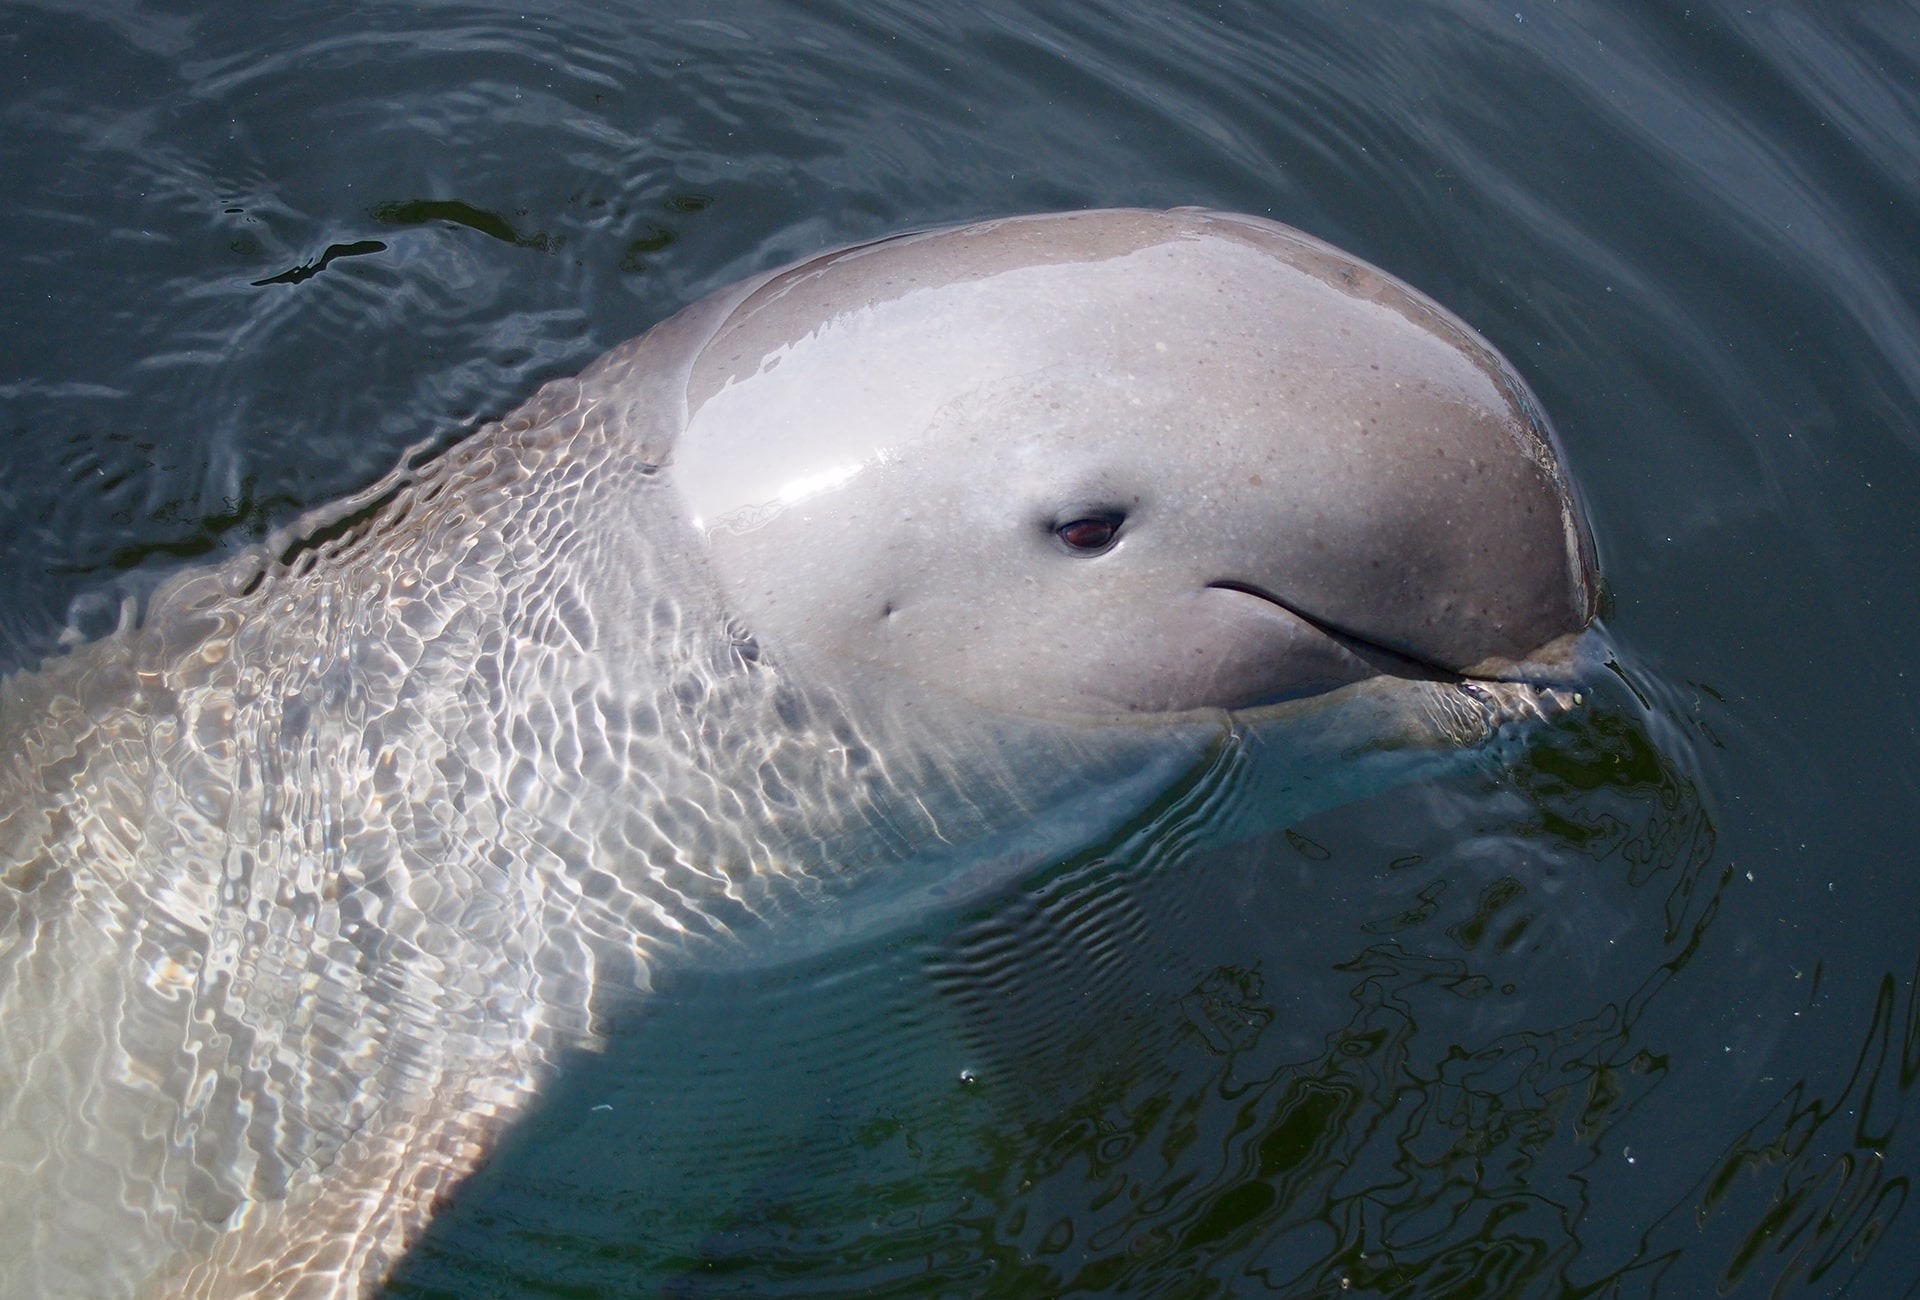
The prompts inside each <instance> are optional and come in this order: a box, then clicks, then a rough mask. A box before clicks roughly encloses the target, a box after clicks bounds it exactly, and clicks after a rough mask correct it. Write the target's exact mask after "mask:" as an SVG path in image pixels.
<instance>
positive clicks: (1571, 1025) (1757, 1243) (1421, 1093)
mask: <svg viewBox="0 0 1920 1300" xmlns="http://www.w3.org/2000/svg"><path fill="white" fill-rule="evenodd" d="M1698 740H1699V733H1698V732H1696V731H1695V729H1694V727H1693V726H1692V725H1691V723H1689V722H1686V721H1680V722H1675V721H1673V720H1671V718H1670V715H1669V716H1663V713H1662V710H1661V708H1660V706H1655V707H1654V708H1653V709H1648V708H1646V707H1644V706H1643V705H1642V703H1641V702H1640V700H1638V699H1637V698H1635V695H1634V693H1633V691H1631V690H1629V689H1624V688H1623V686H1622V684H1621V683H1616V684H1615V685H1614V687H1613V688H1611V689H1609V690H1606V691H1603V692H1602V697H1601V698H1600V699H1598V700H1596V701H1595V702H1594V703H1593V704H1592V705H1591V706H1590V707H1588V708H1587V709H1585V710H1583V711H1581V712H1579V713H1577V714H1576V715H1575V716H1574V717H1572V718H1569V719H1566V720H1563V721H1562V722H1561V723H1559V724H1556V725H1555V726H1552V727H1549V728H1542V729H1540V730H1539V731H1537V732H1536V733H1534V734H1531V735H1529V736H1526V737H1525V738H1524V739H1516V740H1508V741H1506V742H1504V743H1505V744H1506V745H1507V747H1508V749H1509V751H1510V752H1508V753H1506V754H1504V755H1503V756H1502V757H1503V760H1504V761H1503V762H1502V763H1501V764H1500V765H1499V766H1497V767H1492V768H1482V769H1480V770H1478V771H1476V772H1473V773H1469V774H1466V775H1462V776H1459V777H1455V778H1449V779H1447V780H1443V781H1437V782H1430V783H1427V784H1424V785H1419V786H1413V787H1406V788H1402V789H1398V790H1394V791H1391V792H1388V793H1385V794H1382V795H1379V796H1377V797H1375V798H1373V799H1370V800H1367V801H1365V802H1363V803H1361V804H1358V805H1354V806H1350V807H1347V808H1344V809H1339V810H1336V811H1334V812H1332V813H1326V814H1321V815H1318V816H1316V817H1314V818H1311V819H1309V820H1308V821H1307V822H1304V823H1302V824H1300V825H1298V826H1295V827H1291V828H1287V829H1285V830H1282V831H1276V832H1273V833H1271V834H1267V835H1263V836H1260V837H1256V838H1253V839H1249V840H1246V841H1243V842H1240V843H1236V844H1232V845H1229V846H1227V847H1225V848H1220V847H1211V848H1209V847H1207V844H1206V841H1207V829H1208V828H1207V826H1206V825H1205V821H1206V819H1207V818H1209V817H1211V816H1214V815H1216V811H1217V810H1214V809H1213V808H1212V807H1211V806H1210V805H1207V804H1206V803H1205V801H1203V800H1196V799H1191V798H1190V799H1187V800H1184V801H1176V802H1175V803H1174V804H1173V805H1172V806H1170V807H1165V808H1163V809H1161V810H1160V811H1158V812H1157V813H1156V814H1155V815H1154V816H1152V817H1150V818H1147V819H1144V820H1143V821H1142V822H1141V823H1139V824H1136V825H1135V826H1134V827H1133V828H1131V829H1130V830H1129V831H1127V832H1125V833H1124V834H1122V835H1120V836H1118V837H1116V839H1114V840H1113V841H1112V842H1110V843H1108V844H1106V845H1103V846H1101V847H1100V848H1099V849H1098V850H1096V851H1094V852H1091V853H1089V854H1087V855H1084V856H1083V857H1081V858H1079V859H1077V860H1076V861H1074V862H1073V863H1070V864H1067V865H1064V866H1062V867H1061V868H1059V869H1057V870H1055V871H1053V872H1051V873H1049V874H1048V875H1046V876H1045V877H1043V878H1041V879H1039V880H1036V881H1032V882H1029V883H1028V884H1027V885H1026V886H1024V887H1022V888H1021V889H1019V890H1017V891H1015V892H1013V893H1012V894H1010V895H1008V896H1004V897H1000V898H996V899H993V900H991V901H990V902H987V903H983V904H980V905H978V906H976V907H975V908H974V909H973V910H972V911H970V912H968V913H966V914H964V915H961V916H958V917H950V918H947V919H946V920H944V921H943V922H941V923H938V924H930V925H928V926H926V927H924V928H923V929H921V930H919V931H917V932H914V933H910V934H900V935H895V936H893V937H892V938H891V939H889V940H888V941H886V942H884V943H877V944H874V945H871V946H869V947H868V948H866V949H864V950H862V951H858V952H854V953H844V952H843V953H839V954H832V955H829V956H827V957H824V958H821V959H819V960H817V961H814V962H811V963H809V964H806V965H804V966H800V967H787V968H784V969H782V970H780V971H778V972H775V973H773V974H771V975H770V974H769V973H767V972H760V973H757V974H746V973H740V972H732V973H718V972H707V973H704V974H703V973H697V972H696V973H689V974H686V975H683V976H682V977H681V978H680V979H679V980H678V981H677V982H676V983H674V984H672V985H671V986H669V987H668V988H667V989H665V990H664V991H662V992H661V993H660V994H658V995H657V996H656V997H655V998H653V999H652V1000H650V1001H649V1002H647V1003H645V1004H644V1005H636V1006H634V1007H633V1008H632V1009H631V1017H630V1019H625V1020H623V1021H620V1022H619V1023H617V1024H616V1027H615V1029H614V1032H613V1035H612V1041H611V1043H610V1046H609V1048H608V1051H607V1052H606V1054H605V1055H601V1056H582V1057H579V1058H576V1059H574V1060H573V1061H571V1062H570V1063H569V1065H568V1068H567V1071H566V1073H565V1076H564V1077H563V1078H562V1079H561V1080H560V1081H559V1084H558V1086H557V1087H555V1088H554V1089H553V1090H552V1091H551V1093H550V1094H549V1096H548V1097H547V1098H546V1100H545V1101H544V1103H543V1105H542V1107H541V1109H540V1111H539V1113H538V1114H537V1115H536V1116H535V1117H534V1118H533V1119H532V1120H530V1121H529V1122H528V1123H527V1124H526V1125H523V1126H522V1128H521V1129H520V1130H519V1131H518V1132H517V1133H516V1134H515V1135H514V1136H513V1137H512V1138H510V1139H509V1141H508V1142H507V1143H506V1145H505V1146H504V1147H503V1149H502V1151H501V1152H500V1153H499V1154H498V1155H497V1156H496V1158H495V1159H494V1161H493V1162H492V1164H491V1166H490V1167H489V1168H488V1169H487V1170H486V1171H485V1172H484V1173H483V1174H481V1175H480V1176H478V1177H477V1178H476V1180H475V1181H474V1183H473V1184H472V1185H471V1187H470V1188H469V1189H468V1190H467V1192H466V1193H465V1194H464V1195H463V1196H462V1197H461V1198H459V1200H458V1202H457V1203H456V1205H455V1206H454V1207H453V1208H452V1209H451V1211H450V1212H448V1213H446V1214H445V1215H443V1216H442V1217H441V1218H440V1219H439V1220H437V1221H436V1222H435V1223H434V1225H433V1226H432V1228H431V1230H430V1231H429V1234H428V1236H427V1238H426V1239H425V1241H424V1242H423V1243H422V1245H421V1246H420V1247H419V1248H418V1249H417V1250H416V1251H415V1252H414V1254H413V1255H412V1256H411V1257H410V1258H409V1261H408V1264H407V1266H406V1268H405V1269H404V1270H403V1271H402V1273H401V1275H400V1277H399V1278H398V1279H396V1281H395V1283H394V1285H393V1286H392V1288H391V1290H390V1294H392V1295H394V1296H396V1297H400V1296H405V1297H425V1296H439V1295H475V1294H502V1295H506V1294H516V1295H517V1294H526V1295H580V1296H603V1295H604V1296H612V1295H632V1294H654V1295H661V1296H673V1297H688V1298H691V1297H705V1296H722V1295H739V1294H754V1295H760V1294H781V1295H820V1296H842V1295H854V1294H858V1295H862V1296H888V1295H899V1296H920V1295H969V1296H1055V1295H1156V1296H1158V1295H1167V1296H1176V1295H1178V1296H1188V1295H1191V1296H1203V1295H1245V1294H1251V1293H1261V1294H1267V1293H1272V1294H1281V1295H1298V1296H1318V1295H1326V1296H1334V1295H1341V1294H1369V1295H1385V1296H1404V1297H1412V1296H1423V1297H1431V1296H1493V1295H1501V1296H1507V1295H1552V1294H1558V1295H1608V1296H1643V1295H1644V1296H1652V1295H1655V1294H1705V1293H1707V1291H1695V1290H1693V1289H1691V1288H1692V1287H1693V1286H1694V1285H1695V1284H1696V1283H1697V1284H1698V1285H1701V1286H1705V1287H1707V1288H1708V1289H1709V1290H1710V1289H1711V1287H1712V1286H1713V1285H1715V1284H1720V1285H1725V1284H1730V1283H1733V1282H1737V1281H1747V1282H1750V1283H1753V1284H1755V1285H1757V1286H1759V1287H1761V1288H1771V1289H1773V1290H1775V1291H1785V1290H1787V1289H1790V1288H1791V1284H1793V1283H1796V1282H1806V1283H1812V1284H1816V1285H1827V1286H1832V1285H1835V1284H1837V1283H1843V1282H1844V1281H1845V1280H1846V1278H1847V1277H1848V1276H1850V1275H1851V1273H1852V1272H1853V1271H1855V1270H1857V1269H1858V1267H1859V1266H1860V1264H1861V1262H1862V1261H1863V1260H1864V1259H1865V1258H1866V1256H1867V1252H1868V1251H1869V1250H1870V1249H1871V1247H1872V1246H1873V1244H1874V1242H1875V1240H1876V1239H1877V1238H1878V1236H1879V1235H1880V1234H1881V1233H1882V1232H1883V1231H1884V1230H1885V1228H1886V1226H1887V1224H1888V1223H1889V1221H1890V1220H1891V1218H1892V1216H1893V1215H1894V1214H1896V1213H1897V1212H1898V1211H1899V1209H1900V1207H1901V1205H1902V1203H1903V1201H1904V1197H1905V1180H1904V1179H1902V1178H1897V1177H1891V1176H1888V1175H1887V1174H1886V1172H1885V1170H1884V1168H1883V1166H1882V1163H1881V1162H1880V1160H1879V1159H1878V1150H1877V1140H1876V1137H1875V1119H1873V1118H1871V1116H1875V1115H1881V1116H1888V1117H1889V1118H1886V1119H1883V1120H1882V1121H1881V1123H1882V1124H1883V1126H1884V1125H1885V1124H1888V1123H1890V1122H1891V1120H1890V1114H1891V1111H1890V1108H1891V1107H1893V1106H1895V1105H1897V1101H1896V1100H1895V1099H1894V1094H1896V1093H1902V1092H1904V1091H1905V1090H1906V1089H1907V1088H1908V1087H1909V1086H1910V1084H1911V1081H1912V1078H1913V1075H1914V1074H1915V1072H1916V1069H1920V1057H1916V1041H1920V1040H1916V1036H1915V1032H1914V1025H1915V1024H1916V1023H1920V1021H1916V1019H1915V1016H1916V1014H1920V1012H1916V1009H1915V1008H1914V1007H1913V1006H1912V1005H1911V1004H1910V1003H1903V1002H1902V1001H1901V999H1900V996H1899V994H1898V992H1897V991H1896V990H1895V988H1894V986H1893V984H1892V982H1891V981H1888V983H1887V984H1886V986H1885V987H1884V988H1883V990H1882V997H1881V1005H1880V1006H1879V1007H1878V1008H1877V1011H1876V1014H1875V1015H1874V1017H1873V1021H1872V1028H1871V1030H1870V1033H1869V1037H1868V1041H1867V1042H1866V1043H1865V1044H1864V1045H1863V1050H1862V1058H1861V1061H1860V1064H1859V1067H1858V1068H1857V1069H1856V1070H1855V1072H1854V1075H1853V1077H1852V1079H1851V1080H1850V1081H1849V1082H1848V1083H1847V1084H1846V1086H1845V1087H1844V1088H1843V1089H1842V1090H1841V1092H1840V1093H1839V1094H1838V1095H1835V1096H1830V1097H1820V1096H1816V1095H1814V1090H1813V1088H1812V1087H1811V1085H1808V1084H1806V1083H1793V1084H1790V1085H1787V1086H1784V1087H1781V1088H1779V1089H1778V1097H1779V1100H1778V1102H1777V1103H1776V1104H1775V1105H1774V1106H1773V1108H1772V1110H1771V1111H1769V1112H1767V1113H1765V1114H1764V1115H1763V1117H1762V1118H1761V1119H1760V1120H1759V1121H1758V1122H1756V1123H1754V1124H1753V1125H1752V1126H1750V1127H1749V1128H1747V1129H1746V1130H1745V1131H1744V1132H1742V1133H1741V1134H1740V1135H1739V1137H1738V1138H1737V1139H1736V1140H1735V1141H1734V1142H1733V1143H1732V1144H1731V1145H1730V1146H1727V1147H1726V1148H1725V1150H1724V1151H1721V1152H1720V1153H1719V1154H1718V1156H1716V1157H1714V1158H1713V1159H1712V1160H1711V1161H1710V1162H1708V1164H1707V1165H1706V1167H1707V1168H1708V1170H1709V1172H1708V1173H1707V1174H1706V1175H1705V1176H1704V1177H1701V1178H1699V1179H1698V1181H1696V1182H1692V1183H1689V1182H1688V1181H1687V1180H1686V1179H1684V1178H1682V1179H1679V1180H1677V1181H1676V1180H1674V1179H1672V1178H1667V1179H1665V1180H1664V1181H1663V1180H1661V1179H1660V1178H1658V1177H1649V1178H1647V1179H1644V1180H1642V1183H1641V1186H1640V1188H1639V1197H1640V1199H1639V1200H1638V1202H1637V1205H1638V1211H1637V1212H1636V1213H1630V1214H1622V1213H1621V1210H1620V1208H1619V1206H1617V1205H1614V1206H1611V1207H1610V1208H1608V1209H1606V1210H1605V1211H1604V1212H1602V1211H1600V1210H1598V1209H1597V1208H1596V1206H1595V1204H1594V1197H1595V1189H1596V1188H1597V1187H1599V1186H1601V1185H1611V1184H1617V1183H1619V1182H1620V1181H1621V1178H1622V1176H1623V1175H1624V1176H1625V1177H1627V1178H1629V1179H1631V1178H1632V1176H1633V1171H1634V1169H1635V1167H1636V1165H1637V1164H1638V1163H1639V1162H1640V1161H1641V1160H1642V1159H1644V1158H1645V1157H1644V1155H1643V1154H1641V1153H1637V1152H1636V1151H1635V1150H1634V1149H1633V1147H1632V1145H1631V1144H1630V1140H1628V1139H1623V1137H1622V1131H1623V1125H1624V1122H1625V1121H1626V1120H1627V1119H1628V1118H1629V1117H1630V1116H1631V1115H1633V1114H1634V1112H1635V1111H1636V1110H1637V1109H1638V1108H1640V1107H1642V1106H1643V1105H1644V1104H1645V1103H1646V1102H1647V1100H1648V1099H1649V1098H1650V1097H1652V1096H1653V1095H1655V1094H1657V1093H1658V1092H1660V1090H1661V1089H1663V1088H1665V1087H1669V1086H1671V1084H1670V1074H1671V1070H1670V1063H1671V1058H1672V1056H1673V1055H1674V1054H1675V1053H1676V1052H1686V1051H1688V1050H1691V1049H1693V1048H1695V1047H1696V1046H1697V1045H1694V1044H1689V1043H1685V1042H1674V1041H1667V1040H1666V1039H1664V1038H1661V1037H1658V1036H1655V1035H1650V1034H1648V1033H1646V1032H1644V1031H1643V1029H1642V1025H1643V1021H1644V1017H1645V1012H1646V1011H1647V1009H1648V1008H1649V1006H1650V1005H1651V1004H1653V1003H1654V1002H1656V1001H1657V1000H1658V999H1659V998H1660V996H1661V994H1662V993H1663V991H1664V990H1665V989H1666V988H1667V987H1668V985H1669V984H1670V983H1671V982H1672V981H1674V980H1675V979H1677V978H1679V977H1681V976H1683V975H1684V973H1685V972H1686V970H1687V968H1688V965H1689V963H1690V962H1691V961H1692V959H1693V957H1694V955H1695V954H1696V952H1697V951H1698V950H1699V947H1700V945H1701V942H1702V940H1703V937H1704V936H1705V935H1706V934H1707V932H1708V931H1709V929H1710V928H1711V927H1712V926H1713V924H1714V921H1715V918H1716V915H1717V913H1718V912H1719V910H1720V906H1721V900H1722V896H1723V893H1724V891H1725V890H1726V889H1727V888H1728V886H1729V884H1730V882H1731V880H1732V878H1733V870H1732V868H1731V867H1730V866H1729V865H1728V863H1727V862H1726V861H1724V859H1723V856H1722V855H1721V854H1720V853H1719V852H1718V851H1717V847H1716V834H1715V828H1714V820H1713V817H1712V815H1711V813H1710V810H1709V804H1710V798H1709V796H1707V795H1706V794H1704V793H1703V789H1702V783H1703V780H1710V778H1703V777H1702V776H1701V774H1700V773H1699V772H1698V771H1697V770H1696V767H1695V762H1696V751H1697V750H1698V749H1699V748H1700V746H1699V744H1698ZM1196 809H1201V811H1196ZM1649 1163H1651V1162H1649ZM1700 1167H1702V1166H1701V1165H1699V1164H1695V1165H1694V1166H1693V1168H1694V1170H1695V1171H1697V1170H1698V1169H1699V1168H1700Z"/></svg>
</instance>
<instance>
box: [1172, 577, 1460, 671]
mask: <svg viewBox="0 0 1920 1300" xmlns="http://www.w3.org/2000/svg"><path fill="white" fill-rule="evenodd" d="M1207 587H1208V589H1209V590H1212V591H1237V592H1239V593H1240V594H1241V595H1243V596H1252V597H1254V598H1255V599H1256V600H1264V601H1266V602H1267V603H1268V604H1269V605H1273V606H1276V607H1278V608H1280V609H1283V610H1285V611H1286V612H1287V613H1288V614H1291V615H1292V616H1293V617H1294V618H1297V619H1299V620H1300V621H1301V622H1302V623H1305V624H1306V625H1307V626H1308V627H1310V628H1312V629H1313V630H1314V631H1316V632H1318V633H1319V634H1320V635H1321V636H1324V637H1326V638H1327V640H1329V641H1331V642H1333V643H1334V644H1335V645H1337V646H1339V647H1340V648H1341V649H1342V650H1345V651H1346V652H1347V653H1348V654H1350V655H1352V656H1353V657H1354V658H1356V659H1359V660H1361V661H1362V662H1363V663H1365V664H1366V665H1367V666H1368V667H1370V668H1372V669H1373V670H1374V671H1375V672H1377V673H1380V674H1381V675H1383V676H1387V677H1409V678H1413V679H1415V680H1418V681H1437V682H1460V681H1465V680H1467V679H1468V678H1470V677H1474V676H1478V675H1479V674H1476V673H1471V672H1461V671H1460V670H1458V669H1456V668H1449V667H1448V666H1447V665H1445V664H1442V663H1437V662H1435V661H1434V660H1431V659H1424V658H1422V657H1420V656H1419V655H1416V654H1411V653H1409V652H1408V651H1406V650H1402V649H1400V648H1399V647H1397V646H1390V645H1386V644H1383V643H1382V642H1379V641H1375V640H1373V639H1371V638H1370V637H1366V636H1363V635H1361V634H1360V633H1358V632H1355V631H1353V630H1352V629H1350V628H1344V627H1341V626H1340V625H1339V624H1337V623H1329V622H1328V621H1327V620H1326V619H1324V618H1321V617H1319V616H1318V615H1316V614H1310V613H1308V612H1307V611H1306V610H1304V609H1301V608H1300V607H1299V606H1298V605H1295V604H1293V603H1291V602H1290V601H1286V600H1283V599H1281V598H1280V597H1279V596H1276V595H1275V594H1274V593H1273V592H1271V591H1268V590H1267V589H1266V588H1265V587H1259V586H1255V585H1254V584H1253V583H1251V582H1238V581H1232V580H1222V581H1220V582H1209V583H1208V584H1207ZM1477 666H1478V665H1476V667H1477Z"/></svg>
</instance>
